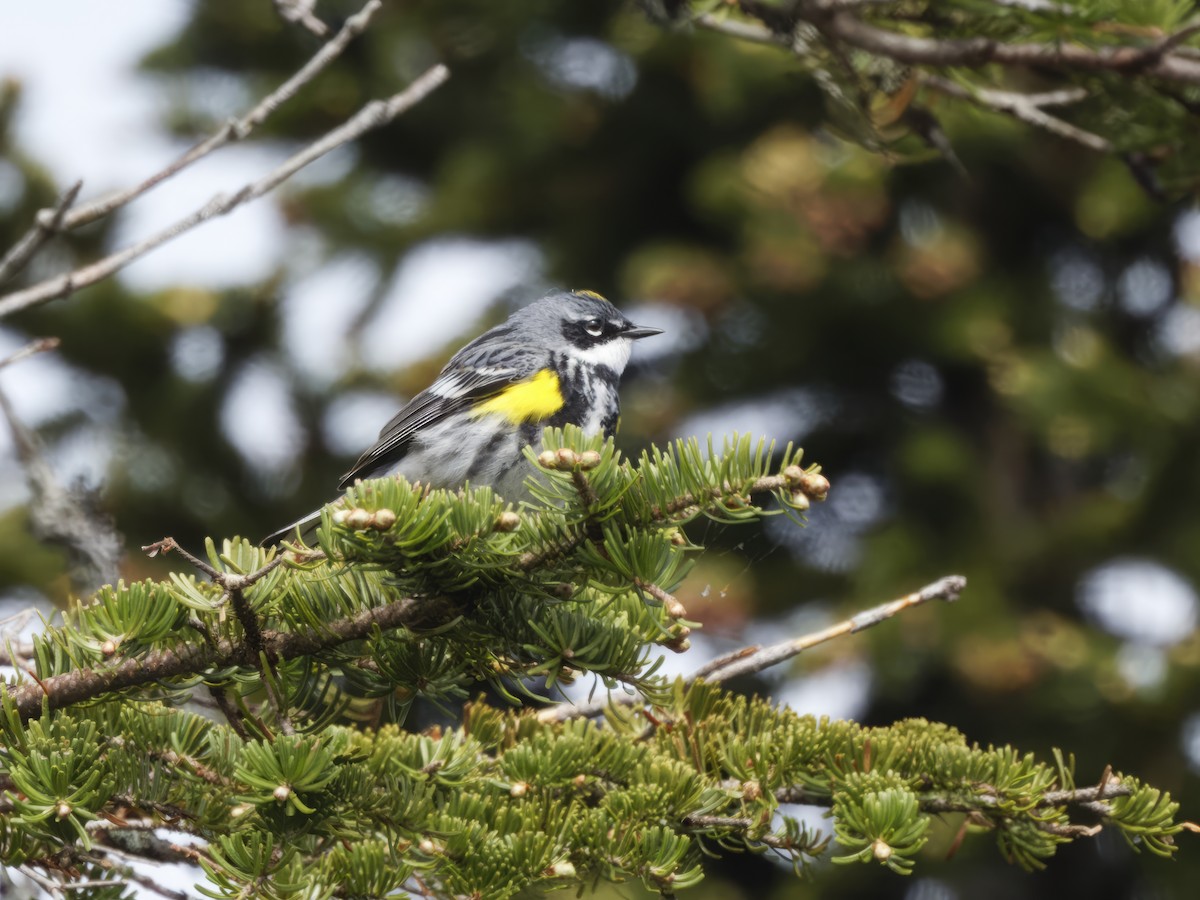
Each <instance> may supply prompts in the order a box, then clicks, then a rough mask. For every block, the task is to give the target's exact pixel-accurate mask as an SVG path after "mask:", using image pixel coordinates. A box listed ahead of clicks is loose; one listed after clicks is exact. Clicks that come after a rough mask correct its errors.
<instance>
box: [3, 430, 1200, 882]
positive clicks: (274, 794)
mask: <svg viewBox="0 0 1200 900" xmlns="http://www.w3.org/2000/svg"><path fill="white" fill-rule="evenodd" d="M533 461H534V462H535V463H536V465H537V467H538V474H537V476H536V477H537V481H536V484H535V487H534V492H535V500H534V502H532V503H529V504H526V505H524V506H522V507H521V508H520V509H514V508H513V507H511V506H510V505H508V504H506V503H504V501H502V500H501V499H499V498H497V497H496V496H494V495H493V494H492V493H491V491H489V490H487V489H474V490H473V489H468V490H464V491H461V492H457V493H450V492H445V491H433V492H426V491H423V490H422V489H420V488H419V487H416V486H412V485H409V484H407V483H405V482H404V481H401V480H395V479H382V480H378V481H372V482H365V483H362V484H358V485H356V486H355V487H353V488H352V489H351V490H349V491H348V492H347V493H346V496H345V497H344V498H343V499H342V500H340V501H338V503H336V504H333V505H331V506H330V507H329V508H328V509H327V510H326V511H325V514H324V516H323V522H322V525H321V527H320V529H319V531H318V532H317V537H316V547H313V548H310V547H307V546H305V545H302V544H298V545H295V546H293V547H292V548H291V549H289V550H287V551H286V552H285V553H284V555H283V556H282V557H281V556H279V555H278V552H279V551H277V550H275V549H261V548H258V547H255V546H253V545H252V544H251V543H249V542H248V541H245V540H231V541H227V542H225V543H224V545H223V546H222V548H221V549H220V551H218V550H217V548H216V546H215V545H214V544H211V543H210V544H209V547H208V560H207V562H204V561H201V560H197V561H196V562H197V564H198V565H199V566H200V568H201V570H202V571H204V572H206V574H207V576H208V580H205V579H204V578H200V577H197V576H196V575H192V574H189V575H181V574H176V575H174V576H172V577H171V578H170V579H169V580H167V581H163V582H158V583H152V582H145V583H138V584H133V585H124V584H119V585H117V586H116V587H109V588H105V589H103V590H102V591H100V592H99V593H97V594H96V596H94V597H93V598H91V599H90V600H88V601H87V602H84V603H80V604H79V605H77V606H76V608H74V609H73V610H72V611H70V613H69V614H67V616H66V617H65V621H64V625H63V626H61V627H54V628H47V630H46V631H45V633H44V634H43V635H41V636H40V637H39V638H38V639H37V641H36V646H35V652H34V663H35V669H36V672H35V674H36V678H32V677H31V678H20V679H18V681H17V682H16V683H13V684H10V685H8V686H7V688H6V689H5V690H4V692H3V694H2V695H0V699H2V701H3V716H2V717H0V745H2V747H0V787H2V788H3V794H2V795H0V860H2V861H3V862H4V863H5V864H6V865H29V866H34V867H38V868H40V869H42V870H45V871H47V872H54V873H57V874H59V875H60V876H62V877H65V878H68V879H71V878H73V879H82V880H86V879H89V878H95V877H97V875H98V873H101V872H102V870H101V869H100V868H99V867H100V866H102V865H108V866H110V867H111V866H112V865H117V866H118V868H119V866H120V865H122V863H121V862H120V861H119V860H117V861H115V862H114V861H111V860H109V858H108V856H107V855H106V854H107V851H108V850H110V849H121V850H122V852H123V855H122V857H121V859H127V858H128V854H129V853H134V854H135V855H138V854H140V855H143V856H146V857H149V858H154V859H170V858H177V859H181V860H184V859H186V860H191V861H193V862H195V863H198V865H199V866H200V867H202V869H203V873H204V875H205V876H206V881H205V882H204V884H203V886H202V888H201V890H203V892H204V893H205V894H206V895H207V896H210V897H215V898H225V897H246V896H250V895H254V896H262V897H270V898H275V897H278V898H284V897H301V896H302V897H306V898H312V897H335V896H336V897H383V896H386V895H388V894H389V893H392V892H395V891H397V890H400V889H403V888H406V887H409V888H412V887H414V886H416V885H423V886H424V888H425V889H427V890H429V891H431V892H432V893H433V894H435V895H437V896H447V897H480V898H484V897H486V898H503V897H510V896H513V895H515V894H517V893H518V892H522V891H527V890H530V889H535V890H546V889H551V888H555V887H573V886H578V885H581V884H585V883H590V882H592V881H594V880H596V879H606V880H612V881H625V880H635V881H640V882H641V883H642V884H643V885H645V886H646V887H647V888H649V889H651V890H654V891H658V892H661V893H662V894H664V895H673V894H674V893H676V892H677V891H680V890H682V889H684V888H687V887H690V886H692V885H695V884H696V883H698V882H699V881H700V880H701V879H702V878H703V876H704V862H705V860H706V859H707V858H708V857H709V856H710V855H712V854H719V853H722V852H755V853H758V852H771V853H776V854H779V855H781V856H782V857H784V858H786V859H788V860H790V861H791V863H792V864H793V865H794V867H795V868H796V870H797V872H798V873H805V872H806V871H808V869H809V867H810V863H811V862H812V861H813V860H814V859H816V858H818V857H820V856H822V855H823V854H825V853H826V852H827V850H828V847H827V845H828V840H827V839H826V838H824V837H822V836H820V835H819V834H816V833H813V832H811V831H809V830H808V829H806V828H805V827H804V826H803V825H802V824H801V823H800V822H799V821H798V820H797V819H796V818H795V816H794V815H793V814H792V813H791V811H790V807H789V806H788V804H793V803H807V804H816V805H819V806H823V807H826V808H828V809H829V810H830V812H831V814H832V816H833V818H834V832H835V835H836V839H837V849H836V850H835V851H833V852H832V854H831V855H832V858H833V860H834V861H835V862H842V863H849V862H856V861H857V862H866V863H879V864H882V865H885V866H887V867H888V868H890V869H892V870H893V871H895V872H898V873H902V874H903V873H907V872H909V871H911V870H912V868H913V867H914V865H915V864H916V863H917V860H918V857H919V853H920V850H921V848H922V846H923V845H924V844H925V843H926V841H927V839H928V836H929V832H930V830H931V828H932V827H933V826H932V822H933V818H934V817H945V816H948V815H956V814H957V815H959V816H963V817H969V818H967V819H966V821H969V822H970V823H971V827H972V829H974V830H990V831H991V832H993V833H994V836H995V838H996V840H997V843H998V845H999V847H1000V849H1001V851H1002V852H1003V853H1004V855H1005V856H1006V857H1007V858H1009V859H1011V860H1012V861H1014V862H1016V863H1018V864H1020V865H1022V866H1024V867H1026V868H1037V867H1039V866H1041V865H1043V864H1044V861H1045V860H1046V859H1047V858H1049V857H1050V856H1052V855H1053V854H1054V852H1055V850H1056V848H1057V846H1058V845H1059V844H1060V843H1063V842H1065V841H1069V840H1071V839H1073V838H1076V837H1081V836H1085V835H1090V834H1094V833H1095V831H1096V827H1095V826H1097V825H1099V826H1102V827H1113V828H1115V829H1117V830H1118V831H1119V832H1120V833H1121V834H1122V835H1124V836H1125V837H1126V838H1127V839H1128V840H1129V841H1130V843H1131V844H1132V845H1133V846H1135V847H1138V848H1140V847H1145V848H1147V849H1149V850H1151V851H1152V852H1154V853H1157V854H1161V855H1169V854H1170V853H1171V852H1172V851H1173V849H1174V848H1173V844H1172V835H1173V834H1175V833H1177V832H1178V831H1179V830H1180V829H1181V828H1182V827H1183V826H1182V825H1181V824H1179V823H1178V822H1176V820H1175V813H1176V810H1177V805H1176V804H1174V803H1172V802H1171V800H1170V798H1169V797H1167V796H1166V795H1165V794H1162V793H1161V792H1159V791H1157V790H1155V789H1154V788H1151V787H1149V786H1145V785H1142V784H1141V783H1140V782H1138V781H1137V780H1136V779H1134V778H1129V777H1125V776H1119V775H1115V774H1110V775H1109V776H1108V777H1106V779H1105V780H1104V783H1103V784H1101V785H1099V786H1096V787H1093V788H1084V789H1077V788H1076V786H1075V784H1074V781H1073V773H1072V772H1071V766H1070V765H1068V764H1066V763H1065V762H1064V761H1063V760H1062V758H1061V757H1056V758H1055V759H1054V760H1053V761H1051V762H1045V761H1039V760H1036V759H1034V758H1033V757H1032V756H1030V755H1024V754H1021V753H1018V752H1017V751H1015V750H1013V749H1011V748H1008V747H1002V748H991V747H989V748H981V747H978V746H974V745H971V744H969V743H968V742H967V740H966V739H965V738H964V737H963V735H961V734H959V733H958V732H957V731H955V730H954V729H952V728H949V727H947V726H944V725H939V724H936V723H930V722H926V721H923V720H909V721H904V722H899V723H897V724H895V725H893V726H891V727H886V728H864V727H862V726H860V725H857V724H855V723H853V722H842V721H830V720H828V719H820V720H818V719H815V718H813V717H812V716H800V715H797V714H796V713H794V712H792V711H791V710H789V709H786V708H780V707H775V706H772V705H771V704H770V703H769V702H767V701H766V700H764V699H761V698H748V697H745V696H739V695H736V694H734V693H731V692H729V691H728V690H726V689H724V688H723V687H721V686H720V685H719V684H711V683H706V682H705V681H704V680H702V679H691V680H689V679H676V680H668V679H665V678H663V677H662V676H659V675H657V674H656V668H657V665H656V655H655V654H654V653H652V649H653V647H654V646H655V645H659V646H665V647H669V648H671V649H674V650H682V649H685V648H686V641H687V632H688V628H689V626H688V625H687V624H686V623H685V622H684V621H683V620H682V619H681V618H680V615H681V614H682V609H681V608H679V606H678V603H677V601H675V600H674V598H673V597H671V595H670V592H671V590H672V589H674V587H675V586H676V585H677V584H678V583H679V581H680V580H681V579H682V578H683V577H684V575H685V573H686V569H687V565H688V560H689V557H690V556H691V555H692V554H694V552H695V551H696V550H698V549H699V548H698V547H696V546H695V545H694V544H692V543H691V542H690V541H689V540H688V539H687V537H686V536H685V530H686V527H687V526H688V524H689V523H690V522H692V521H693V520H696V519H699V518H709V519H714V520H717V521H721V522H728V523H740V522H749V521H754V520H757V519H759V518H761V517H763V516H765V515H769V514H773V513H778V514H782V513H784V512H787V513H789V514H791V515H794V516H797V517H799V516H800V515H801V513H802V512H803V510H804V509H805V508H807V506H808V503H809V502H810V494H811V495H812V497H813V499H819V498H820V497H821V496H823V488H822V486H821V485H822V484H823V479H819V478H816V477H815V472H816V469H815V467H811V468H810V469H809V470H807V471H805V470H803V469H801V468H800V452H799V451H798V450H793V449H792V448H791V447H788V448H787V449H786V450H785V451H784V452H783V454H782V456H781V457H779V458H778V459H774V458H773V457H772V454H771V452H770V448H769V447H766V446H764V445H763V444H762V443H761V442H760V443H755V442H753V441H751V440H750V439H748V438H740V439H734V440H732V441H729V442H727V443H726V444H725V445H724V446H723V447H722V448H719V449H718V448H714V447H712V446H708V447H704V448H702V447H701V446H700V445H699V444H698V443H697V442H695V441H691V442H680V443H677V444H675V445H674V446H672V447H670V448H668V449H667V450H666V451H657V450H654V451H651V452H649V453H647V454H644V455H643V456H642V457H641V458H640V460H638V461H637V462H636V463H630V462H629V461H626V460H623V459H621V458H620V456H619V455H618V454H617V453H616V452H615V451H614V449H613V446H612V443H611V442H608V443H602V442H600V441H598V440H589V439H585V438H583V437H582V436H581V435H580V433H579V432H578V431H575V430H570V429H568V430H566V431H563V432H558V431H553V432H548V433H547V434H546V437H545V450H544V451H543V452H542V453H541V454H540V455H538V456H537V457H536V459H535V460H533ZM588 673H591V674H592V675H594V676H595V677H596V678H597V679H598V680H599V681H600V682H601V683H602V684H604V685H605V686H609V687H611V686H617V685H627V686H631V687H633V688H636V689H637V690H638V691H639V692H640V693H641V696H642V697H643V698H645V701H644V703H642V704H640V705H635V704H625V705H619V704H614V705H613V706H611V707H610V708H609V710H608V711H607V713H606V714H605V715H604V716H603V717H598V718H594V719H593V718H587V717H585V716H577V717H574V718H572V717H571V716H558V717H548V716H539V715H538V714H537V712H536V710H535V709H532V708H502V707H499V706H496V705H494V704H489V703H487V702H484V701H483V700H474V701H471V702H468V703H466V704H465V705H464V704H463V703H462V701H463V699H464V698H467V697H470V696H471V695H473V694H477V693H478V692H479V691H480V689H481V687H482V686H485V685H490V686H491V687H492V688H493V689H495V691H496V692H497V693H498V694H499V695H500V696H503V697H507V698H509V699H510V700H512V701H514V702H515V703H523V702H524V701H526V700H529V699H532V698H533V696H534V691H535V687H536V688H537V689H539V690H540V689H541V686H543V685H544V686H548V687H550V688H553V687H554V686H556V685H557V684H559V683H561V682H566V681H569V680H572V679H574V678H578V677H579V676H581V675H585V674H588ZM419 699H420V700H424V701H432V702H433V703H435V704H437V705H439V706H441V707H442V708H443V709H445V710H447V711H451V712H453V713H454V715H453V717H452V718H453V721H454V722H455V723H456V724H455V725H454V726H453V727H435V728H431V729H427V730H425V731H423V732H421V733H415V732H414V731H411V730H407V729H406V728H405V725H404V723H405V719H406V715H407V713H408V711H409V709H410V707H411V706H412V704H413V703H414V702H416V701H417V700H419ZM202 700H207V701H212V705H213V709H212V710H211V711H209V712H207V713H205V714H200V713H198V712H196V711H194V708H188V704H189V701H190V702H192V703H193V704H194V703H197V702H200V701H202ZM526 705H527V706H530V707H532V706H533V704H532V703H528V704H526ZM1081 816H1082V817H1083V821H1080V817H1081ZM154 825H167V826H169V827H170V828H171V829H174V830H176V831H179V832H183V833H185V834H187V835H190V836H193V837H195V838H199V839H200V843H199V845H198V847H199V849H192V850H183V849H181V848H180V847H179V846H177V845H176V844H172V843H170V842H168V841H165V840H164V839H162V838H161V837H158V836H154V835H153V833H151V832H147V828H148V827H149V826H154ZM964 827H965V826H964ZM131 835H136V836H138V839H139V840H141V841H143V842H144V843H143V844H141V845H137V844H132V843H131V841H132V840H133V838H132V837H131ZM148 835H149V836H148ZM131 847H134V848H135V849H131ZM138 847H140V849H136V848H138ZM171 848H173V849H171ZM91 890H92V895H94V896H118V895H120V894H121V893H122V892H123V890H124V889H123V888H122V887H120V886H107V887H103V886H102V887H93V888H92V889H91Z"/></svg>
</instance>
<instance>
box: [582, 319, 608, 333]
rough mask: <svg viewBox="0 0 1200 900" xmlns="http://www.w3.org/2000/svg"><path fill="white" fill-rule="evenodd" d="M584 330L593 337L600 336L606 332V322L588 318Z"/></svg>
mask: <svg viewBox="0 0 1200 900" xmlns="http://www.w3.org/2000/svg"><path fill="white" fill-rule="evenodd" d="M583 330H584V331H586V332H587V333H588V334H590V335H591V336H592V337H600V335H602V334H604V323H603V322H601V321H600V320H599V319H588V320H587V321H586V322H584V323H583Z"/></svg>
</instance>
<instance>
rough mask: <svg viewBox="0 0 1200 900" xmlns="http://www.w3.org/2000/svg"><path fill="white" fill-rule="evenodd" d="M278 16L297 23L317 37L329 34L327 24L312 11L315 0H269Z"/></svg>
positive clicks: (294, 23)
mask: <svg viewBox="0 0 1200 900" xmlns="http://www.w3.org/2000/svg"><path fill="white" fill-rule="evenodd" d="M271 2H272V3H274V4H275V9H276V11H277V12H278V13H279V15H280V17H281V18H282V19H283V20H284V21H285V22H289V23H291V24H292V25H299V26H300V27H301V28H303V29H304V30H305V31H308V32H309V33H311V34H315V35H316V36H317V37H325V35H327V34H329V26H328V25H326V24H325V23H324V22H322V21H321V20H320V19H318V18H317V17H316V16H315V15H314V14H313V11H312V8H313V6H314V5H315V4H316V0H271Z"/></svg>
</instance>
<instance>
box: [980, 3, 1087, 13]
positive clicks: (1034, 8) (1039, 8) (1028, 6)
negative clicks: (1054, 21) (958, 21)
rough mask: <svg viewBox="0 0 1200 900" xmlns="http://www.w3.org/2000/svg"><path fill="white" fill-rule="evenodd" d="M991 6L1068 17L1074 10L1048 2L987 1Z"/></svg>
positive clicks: (1060, 4) (1065, 5)
mask: <svg viewBox="0 0 1200 900" xmlns="http://www.w3.org/2000/svg"><path fill="white" fill-rule="evenodd" d="M988 2H990V3H991V4H992V5H993V6H1003V7H1005V8H1007V9H1022V10H1024V11H1025V12H1040V13H1055V14H1056V15H1062V16H1069V15H1073V14H1074V13H1075V10H1074V9H1072V8H1071V7H1070V6H1067V4H1065V3H1051V2H1050V0H988Z"/></svg>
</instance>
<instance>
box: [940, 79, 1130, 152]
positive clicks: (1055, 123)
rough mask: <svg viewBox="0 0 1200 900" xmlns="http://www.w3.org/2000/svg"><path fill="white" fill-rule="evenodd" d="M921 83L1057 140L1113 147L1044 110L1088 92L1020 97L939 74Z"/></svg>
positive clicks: (1074, 100)
mask: <svg viewBox="0 0 1200 900" xmlns="http://www.w3.org/2000/svg"><path fill="white" fill-rule="evenodd" d="M921 82H922V84H924V85H925V86H926V87H929V88H932V89H933V90H936V91H938V92H939V93H942V94H946V95H947V96H950V97H956V98H958V99H960V100H968V101H970V102H972V103H975V104H977V105H979V106H985V107H987V108H989V109H994V110H996V111H997V112H1002V113H1007V114H1008V115H1011V116H1012V117H1013V118H1014V119H1019V120H1021V121H1022V122H1025V123H1026V124H1027V125H1033V126H1035V127H1037V128H1042V129H1044V130H1046V131H1049V132H1051V133H1052V134H1056V135H1058V136H1059V137H1062V138H1066V139H1067V140H1070V141H1074V142H1075V143H1077V144H1082V145H1083V146H1085V147H1087V148H1089V149H1091V150H1096V151H1098V152H1100V153H1108V152H1109V151H1111V150H1112V148H1113V147H1112V143H1111V142H1110V141H1108V140H1107V139H1105V138H1102V137H1100V135H1098V134H1093V133H1092V132H1090V131H1085V130H1084V129H1082V128H1080V127H1078V126H1076V125H1072V124H1071V123H1070V122H1065V121H1063V120H1062V119H1060V118H1058V117H1057V116H1052V115H1050V114H1049V113H1047V112H1046V111H1045V107H1047V106H1066V105H1068V104H1071V103H1078V102H1080V101H1081V100H1085V99H1087V96H1088V93H1087V91H1086V90H1085V89H1083V88H1064V89H1062V90H1057V91H1045V92H1043V93H1038V94H1022V93H1020V92H1019V91H1000V90H995V89H993V88H984V87H972V88H969V87H965V86H963V85H961V84H958V83H957V82H954V81H950V80H949V79H947V78H942V77H941V76H939V75H924V76H923V77H922V79H921Z"/></svg>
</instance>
